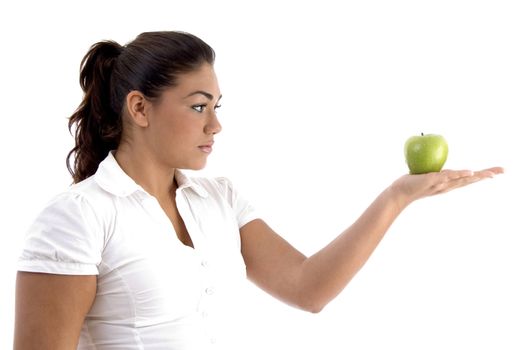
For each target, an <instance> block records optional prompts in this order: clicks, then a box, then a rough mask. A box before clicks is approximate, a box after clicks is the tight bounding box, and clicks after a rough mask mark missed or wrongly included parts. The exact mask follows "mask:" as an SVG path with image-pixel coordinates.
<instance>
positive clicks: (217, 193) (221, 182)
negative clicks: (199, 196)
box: [191, 177, 234, 199]
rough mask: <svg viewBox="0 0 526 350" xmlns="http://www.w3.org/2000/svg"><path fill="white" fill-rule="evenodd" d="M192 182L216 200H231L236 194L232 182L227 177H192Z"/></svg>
mask: <svg viewBox="0 0 526 350" xmlns="http://www.w3.org/2000/svg"><path fill="white" fill-rule="evenodd" d="M191 182H192V183H193V184H195V185H197V188H199V187H200V188H202V189H203V190H204V192H205V193H206V194H208V195H210V196H212V197H215V198H224V199H230V198H231V197H232V195H233V193H234V186H233V184H232V181H230V179H229V178H227V177H192V178H191Z"/></svg>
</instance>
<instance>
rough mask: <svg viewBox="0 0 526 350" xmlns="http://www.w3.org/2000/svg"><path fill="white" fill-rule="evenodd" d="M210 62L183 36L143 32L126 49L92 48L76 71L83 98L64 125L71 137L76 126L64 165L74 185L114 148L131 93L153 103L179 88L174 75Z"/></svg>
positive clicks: (203, 47) (197, 43)
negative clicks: (170, 90) (136, 92)
mask: <svg viewBox="0 0 526 350" xmlns="http://www.w3.org/2000/svg"><path fill="white" fill-rule="evenodd" d="M214 60H215V53H214V50H213V49H212V48H211V47H210V46H209V45H208V44H206V43H205V42H204V41H202V40H201V39H199V38H198V37H196V36H194V35H192V34H189V33H185V32H176V31H160V32H146V33H142V34H139V35H138V36H137V37H136V38H135V40H133V41H131V42H129V43H128V44H126V45H125V46H121V45H119V44H118V43H116V42H114V41H110V40H108V41H101V42H99V43H96V44H95V45H93V46H92V47H91V48H90V50H89V51H88V53H87V54H86V56H84V58H83V60H82V63H81V65H80V67H81V69H80V86H81V87H82V90H83V91H84V98H83V100H82V102H81V104H80V105H79V107H78V108H77V110H76V111H75V113H73V115H72V116H71V117H70V118H69V123H68V126H69V130H70V132H71V130H72V128H73V126H75V136H74V137H75V147H73V149H72V150H71V151H70V152H69V153H68V156H67V159H66V163H67V167H68V170H69V172H70V173H71V176H72V177H73V182H74V183H78V182H80V181H82V180H84V179H86V178H88V177H89V176H91V175H93V174H95V172H96V171H97V168H98V166H99V163H100V162H101V161H103V160H104V158H106V156H107V155H108V153H109V151H111V150H115V149H117V147H118V146H119V143H120V141H121V136H122V132H123V122H122V117H123V116H122V111H123V109H124V106H125V101H126V96H127V94H128V93H129V92H130V91H133V90H137V91H140V92H141V93H142V94H144V96H146V97H147V98H149V99H151V100H152V101H153V100H155V99H156V98H158V97H159V96H160V95H161V93H162V92H163V91H164V90H165V89H167V88H169V87H173V86H176V85H177V84H178V79H177V78H178V75H179V74H181V73H187V72H191V71H193V70H195V69H198V68H199V67H200V66H201V65H202V64H203V63H208V64H210V65H212V64H213V63H214ZM71 157H73V158H74V159H73V162H71V161H70V158H71Z"/></svg>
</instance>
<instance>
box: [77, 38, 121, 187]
mask: <svg viewBox="0 0 526 350" xmlns="http://www.w3.org/2000/svg"><path fill="white" fill-rule="evenodd" d="M122 50H123V48H122V46H121V45H119V44H118V43H116V42H114V41H102V42H99V43H97V44H95V45H93V46H92V47H91V48H90V50H89V51H88V53H87V54H86V55H85V56H84V58H83V60H82V63H81V70H80V86H81V87H82V90H83V91H84V98H83V100H82V102H81V104H80V105H79V107H78V108H77V110H76V111H75V113H73V115H72V116H71V117H70V118H69V123H68V127H69V130H70V132H71V129H72V127H73V126H74V125H75V127H76V128H75V147H73V149H72V150H71V151H70V152H69V154H68V156H67V167H68V170H69V172H70V173H71V175H72V177H73V182H74V183H77V182H80V181H82V180H84V179H85V178H87V177H89V176H91V175H92V174H94V173H95V171H96V170H97V168H98V165H99V163H100V162H101V161H102V160H103V159H104V158H105V157H106V156H107V155H108V152H109V151H110V150H113V149H115V148H116V147H117V145H118V144H119V141H120V138H121V133H122V120H121V116H120V114H121V113H120V110H114V108H113V107H115V106H114V105H115V104H114V103H112V101H111V90H112V86H111V85H112V82H111V80H112V79H111V76H112V70H113V67H114V64H115V61H116V60H117V59H118V57H119V55H120V54H121V52H122ZM72 156H74V161H73V167H71V163H70V157H72Z"/></svg>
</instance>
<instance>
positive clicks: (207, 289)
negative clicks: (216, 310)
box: [205, 287, 214, 295]
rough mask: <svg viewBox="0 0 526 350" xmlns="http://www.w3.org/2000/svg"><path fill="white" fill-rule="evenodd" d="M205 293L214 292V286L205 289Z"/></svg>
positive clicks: (210, 293)
mask: <svg viewBox="0 0 526 350" xmlns="http://www.w3.org/2000/svg"><path fill="white" fill-rule="evenodd" d="M205 293H206V294H208V295H212V294H214V287H208V288H206V289H205Z"/></svg>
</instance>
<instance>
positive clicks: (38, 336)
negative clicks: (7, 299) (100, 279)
mask: <svg viewBox="0 0 526 350" xmlns="http://www.w3.org/2000/svg"><path fill="white" fill-rule="evenodd" d="M95 291H96V276H65V275H53V274H44V273H31V272H18V275H17V281H16V307H15V336H14V346H13V349H14V350H33V349H35V350H36V349H38V350H75V349H76V348H77V344H78V340H79V335H80V330H81V328H82V323H83V322H84V317H85V316H86V314H87V312H88V311H89V309H90V307H91V304H92V303H93V299H94V297H95Z"/></svg>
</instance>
